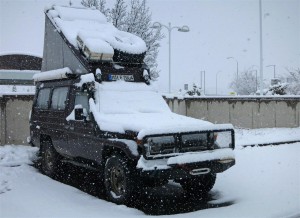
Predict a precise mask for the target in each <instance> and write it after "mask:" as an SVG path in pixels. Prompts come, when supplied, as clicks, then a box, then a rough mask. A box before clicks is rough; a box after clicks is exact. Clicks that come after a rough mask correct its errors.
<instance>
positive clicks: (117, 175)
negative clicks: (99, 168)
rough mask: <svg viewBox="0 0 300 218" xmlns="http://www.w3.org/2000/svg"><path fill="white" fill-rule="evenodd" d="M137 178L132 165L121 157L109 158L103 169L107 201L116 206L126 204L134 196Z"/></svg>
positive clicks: (113, 156) (115, 155)
mask: <svg viewBox="0 0 300 218" xmlns="http://www.w3.org/2000/svg"><path fill="white" fill-rule="evenodd" d="M137 184H138V182H137V177H136V173H135V171H134V167H133V164H131V163H130V162H129V160H128V159H127V158H125V157H124V156H122V155H119V154H114V155H112V156H111V157H109V158H108V159H107V161H106V164H105V169H104V186H105V192H106V196H107V198H108V200H109V201H111V202H113V203H116V204H127V203H130V201H131V200H132V199H133V196H135V193H136V192H135V189H137Z"/></svg>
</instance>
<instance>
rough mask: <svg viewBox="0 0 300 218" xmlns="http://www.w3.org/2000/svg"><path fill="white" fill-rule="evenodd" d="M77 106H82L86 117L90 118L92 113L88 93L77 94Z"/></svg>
mask: <svg viewBox="0 0 300 218" xmlns="http://www.w3.org/2000/svg"><path fill="white" fill-rule="evenodd" d="M75 105H81V106H82V108H83V112H84V115H85V116H88V113H89V111H90V106H89V99H88V95H87V93H86V92H77V93H76V97H75Z"/></svg>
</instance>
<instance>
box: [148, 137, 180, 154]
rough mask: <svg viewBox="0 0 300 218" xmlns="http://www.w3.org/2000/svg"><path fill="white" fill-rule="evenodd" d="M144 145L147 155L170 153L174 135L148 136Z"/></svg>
mask: <svg viewBox="0 0 300 218" xmlns="http://www.w3.org/2000/svg"><path fill="white" fill-rule="evenodd" d="M145 146H146V148H147V155H155V154H167V153H171V152H174V148H175V138H174V136H157V137H149V138H147V143H146V144H145Z"/></svg>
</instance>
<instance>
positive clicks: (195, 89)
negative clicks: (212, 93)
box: [186, 83, 202, 96]
mask: <svg viewBox="0 0 300 218" xmlns="http://www.w3.org/2000/svg"><path fill="white" fill-rule="evenodd" d="M201 91H202V90H201V88H199V87H198V86H197V85H196V84H195V83H194V84H193V88H192V89H191V90H189V91H187V92H186V94H188V95H189V96H200V95H201Z"/></svg>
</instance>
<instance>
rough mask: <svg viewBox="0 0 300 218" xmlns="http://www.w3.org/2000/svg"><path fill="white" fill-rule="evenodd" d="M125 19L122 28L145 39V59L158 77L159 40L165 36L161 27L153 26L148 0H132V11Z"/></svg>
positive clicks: (153, 76) (153, 74)
mask: <svg viewBox="0 0 300 218" xmlns="http://www.w3.org/2000/svg"><path fill="white" fill-rule="evenodd" d="M125 20H126V24H125V28H124V29H122V30H124V31H126V32H130V33H133V34H135V35H137V36H139V37H141V38H142V39H143V40H144V41H145V43H146V46H147V53H146V57H145V60H144V61H145V63H146V64H147V65H148V66H149V68H150V69H151V72H150V73H151V75H150V76H151V78H152V79H156V78H157V77H158V76H159V71H158V70H157V62H156V59H157V55H158V48H159V47H160V44H159V41H160V40H161V39H162V38H163V37H164V36H163V35H162V33H161V30H160V29H153V28H151V26H152V24H151V13H150V10H149V7H148V6H147V5H146V0H131V5H130V11H129V12H128V13H127V16H126V19H125Z"/></svg>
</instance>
